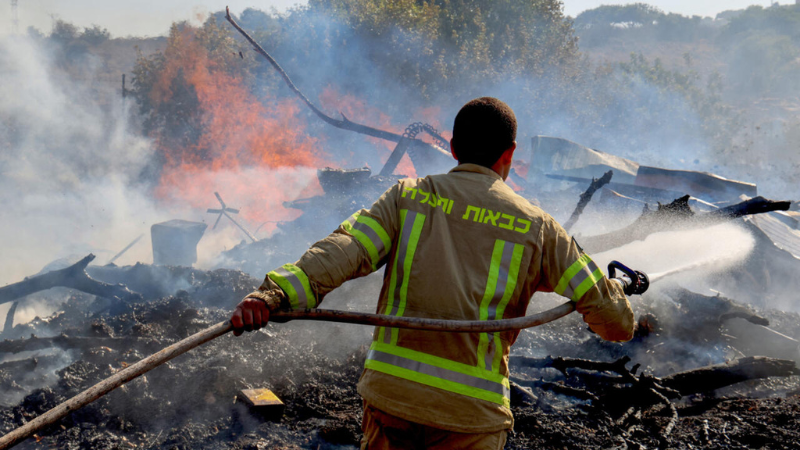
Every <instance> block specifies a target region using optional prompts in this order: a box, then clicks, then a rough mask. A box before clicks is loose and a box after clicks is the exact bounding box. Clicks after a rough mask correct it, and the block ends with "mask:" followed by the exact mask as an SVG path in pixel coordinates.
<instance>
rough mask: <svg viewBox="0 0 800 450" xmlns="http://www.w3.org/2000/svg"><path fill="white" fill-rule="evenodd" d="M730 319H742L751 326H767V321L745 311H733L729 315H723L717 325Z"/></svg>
mask: <svg viewBox="0 0 800 450" xmlns="http://www.w3.org/2000/svg"><path fill="white" fill-rule="evenodd" d="M730 319H744V320H746V321H748V322H750V323H752V324H755V325H761V326H764V327H768V326H769V320H767V319H765V318H763V317H761V316H759V315H757V314H750V313H748V312H745V311H733V312H729V313H725V314H722V315H720V316H719V323H720V324H722V323H723V322H725V321H726V320H730Z"/></svg>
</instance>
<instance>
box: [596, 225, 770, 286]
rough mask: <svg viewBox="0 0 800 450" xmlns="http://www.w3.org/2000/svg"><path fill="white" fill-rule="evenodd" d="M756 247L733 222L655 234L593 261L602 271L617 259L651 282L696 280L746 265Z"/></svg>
mask: <svg viewBox="0 0 800 450" xmlns="http://www.w3.org/2000/svg"><path fill="white" fill-rule="evenodd" d="M754 248H755V239H754V238H753V236H752V235H751V234H750V233H749V232H748V231H747V230H745V229H744V228H742V227H741V226H739V225H737V224H734V223H723V224H719V225H715V226H713V227H708V228H699V229H694V230H684V231H669V232H663V233H655V234H652V235H650V236H648V237H647V238H646V239H645V240H643V241H636V242H632V243H630V244H627V245H624V246H622V247H619V248H615V249H613V250H608V251H605V252H602V253H598V254H595V255H592V259H594V260H595V262H597V264H598V265H599V266H600V267H602V268H603V271H605V270H606V267H607V266H608V263H609V262H610V261H613V260H617V261H619V262H621V263H623V264H625V265H626V266H628V267H630V268H632V269H636V270H641V271H643V272H645V273H646V274H648V276H650V278H651V281H656V280H662V279H664V278H667V277H671V276H673V275H678V274H681V276H684V277H686V278H687V279H692V280H694V279H697V278H698V277H705V276H708V275H710V274H712V273H719V272H721V271H724V270H726V269H728V268H730V267H732V266H734V265H736V264H740V263H742V262H744V260H745V258H747V256H748V255H749V254H750V252H751V251H753V249H754Z"/></svg>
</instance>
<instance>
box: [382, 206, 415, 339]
mask: <svg viewBox="0 0 800 450" xmlns="http://www.w3.org/2000/svg"><path fill="white" fill-rule="evenodd" d="M400 223H401V225H400V235H399V243H398V245H397V253H396V254H395V257H394V264H392V272H391V276H390V278H389V291H388V294H387V295H388V297H387V298H388V301H387V303H386V311H385V312H384V314H387V315H390V316H402V315H403V311H405V307H406V298H407V296H408V281H409V275H410V273H411V264H412V263H413V261H414V253H415V252H416V249H417V244H418V243H419V238H420V235H421V234H422V226H423V225H424V223H425V215H424V214H421V213H418V212H414V211H409V210H407V209H401V210H400ZM386 333H387V330H386V328H384V327H381V328H380V330H379V331H378V339H379V340H380V341H381V342H386V343H396V342H397V333H396V332H395V331H393V330H392V329H389V330H388V333H389V338H388V339H387V338H386Z"/></svg>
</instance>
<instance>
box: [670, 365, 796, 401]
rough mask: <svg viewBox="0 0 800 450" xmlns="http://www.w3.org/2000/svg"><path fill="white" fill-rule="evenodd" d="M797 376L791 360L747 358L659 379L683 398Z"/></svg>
mask: <svg viewBox="0 0 800 450" xmlns="http://www.w3.org/2000/svg"><path fill="white" fill-rule="evenodd" d="M792 375H800V370H798V368H797V365H796V363H795V362H794V361H789V360H785V359H776V358H767V357H764V356H750V357H745V358H740V359H737V360H736V361H732V362H729V363H726V364H717V365H713V366H708V367H701V368H699V369H693V370H687V371H685V372H679V373H675V374H672V375H670V376H668V377H665V378H662V380H661V382H662V383H663V385H664V386H665V387H668V388H671V389H675V390H677V391H679V392H680V393H681V394H683V395H688V394H694V393H702V392H710V391H714V390H716V389H720V388H723V387H726V386H730V385H732V384H736V383H740V382H742V381H747V380H756V379H761V378H768V377H789V376H792Z"/></svg>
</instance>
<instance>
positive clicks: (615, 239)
mask: <svg viewBox="0 0 800 450" xmlns="http://www.w3.org/2000/svg"><path fill="white" fill-rule="evenodd" d="M789 206H790V202H788V201H774V200H769V199H766V198H764V197H755V198H751V199H749V200H746V201H743V202H741V203H737V204H736V205H731V206H727V207H725V208H721V209H719V210H716V211H712V212H707V213H701V214H696V213H695V212H694V211H692V209H691V208H690V207H689V196H688V195H686V196H683V197H681V198H678V199H675V200H674V201H673V202H672V203H669V204H667V205H662V204H660V203H659V204H658V208H657V209H656V210H654V211H653V210H650V209H649V208H647V207H645V210H644V212H643V213H642V215H641V216H640V217H639V218H638V219H636V221H635V222H633V223H632V224H630V225H628V226H627V227H625V228H622V229H620V230H617V231H612V232H611V233H606V234H601V235H598V236H588V237H584V238H582V239H581V245H582V246H583V247H584V248H586V250H587V251H590V252H595V253H599V252H604V251H606V250H610V249H612V248H617V247H621V246H623V245H625V244H629V243H631V242H634V241H640V240H643V239H644V238H646V237H647V236H649V235H651V234H653V233H658V232H661V231H669V230H676V229H689V228H697V227H704V226H709V225H714V224H716V223H719V222H723V221H726V220H732V219H735V218H737V217H742V216H746V215H752V214H763V213H767V212H770V211H786V210H788V209H789Z"/></svg>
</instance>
